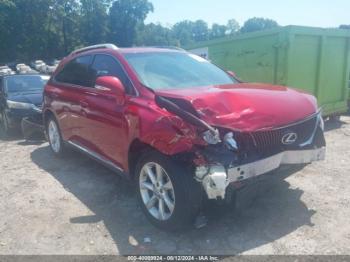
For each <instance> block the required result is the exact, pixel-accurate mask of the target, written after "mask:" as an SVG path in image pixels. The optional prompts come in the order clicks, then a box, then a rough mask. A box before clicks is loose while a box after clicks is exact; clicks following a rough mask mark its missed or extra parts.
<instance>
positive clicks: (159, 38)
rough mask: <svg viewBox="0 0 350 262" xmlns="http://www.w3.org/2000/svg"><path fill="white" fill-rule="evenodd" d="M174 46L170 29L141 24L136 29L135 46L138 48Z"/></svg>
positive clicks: (174, 41) (158, 25)
mask: <svg viewBox="0 0 350 262" xmlns="http://www.w3.org/2000/svg"><path fill="white" fill-rule="evenodd" d="M176 44H177V43H176V40H175V39H174V37H173V34H172V31H171V29H169V28H167V27H163V26H162V25H161V24H154V23H150V24H148V25H143V24H142V25H139V26H138V28H137V37H136V45H138V46H173V45H176Z"/></svg>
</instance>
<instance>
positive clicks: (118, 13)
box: [109, 0, 153, 46]
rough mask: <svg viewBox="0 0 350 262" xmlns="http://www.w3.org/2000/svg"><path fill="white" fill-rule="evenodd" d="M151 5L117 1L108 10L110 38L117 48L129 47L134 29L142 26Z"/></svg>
mask: <svg viewBox="0 0 350 262" xmlns="http://www.w3.org/2000/svg"><path fill="white" fill-rule="evenodd" d="M149 12H153V5H152V4H151V3H150V2H148V1H147V0H117V1H115V2H114V3H113V5H112V7H111V9H110V15H109V19H110V21H109V23H110V30H111V31H110V37H111V40H112V42H115V43H117V44H118V45H119V46H131V45H133V44H134V40H135V38H136V28H137V26H138V25H142V24H143V22H144V20H145V19H146V16H147V14H148V13H149Z"/></svg>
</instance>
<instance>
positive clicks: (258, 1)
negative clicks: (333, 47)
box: [146, 0, 350, 27]
mask: <svg viewBox="0 0 350 262" xmlns="http://www.w3.org/2000/svg"><path fill="white" fill-rule="evenodd" d="M149 1H150V2H152V3H153V6H154V12H153V13H152V14H149V15H148V17H147V19H146V23H150V22H154V23H157V22H160V23H161V24H162V25H165V26H171V25H173V24H175V23H176V22H178V21H181V20H185V19H187V20H197V19H203V20H205V21H206V22H208V24H209V25H211V24H213V23H220V24H226V22H227V20H229V19H231V18H235V19H236V20H237V21H238V22H239V24H240V25H243V23H244V21H246V20H247V19H249V18H251V17H265V18H271V19H274V20H276V21H277V22H278V23H279V24H280V25H282V26H285V25H304V26H315V27H338V26H339V25H340V24H350V0H240V1H237V0H173V1H169V0H149Z"/></svg>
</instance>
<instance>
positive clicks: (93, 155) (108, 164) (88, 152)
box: [66, 141, 129, 178]
mask: <svg viewBox="0 0 350 262" xmlns="http://www.w3.org/2000/svg"><path fill="white" fill-rule="evenodd" d="M66 143H67V144H68V145H69V146H71V147H73V148H75V149H77V150H78V151H80V152H82V153H84V154H85V155H87V156H89V157H91V158H93V159H95V160H97V161H98V162H100V163H101V164H102V165H104V166H105V167H107V168H109V169H110V170H112V171H114V172H116V173H117V174H118V175H120V176H122V177H125V178H128V177H129V176H128V174H127V173H126V172H125V171H124V169H122V168H121V167H119V166H118V165H116V164H114V163H113V162H112V161H110V160H108V159H106V158H105V157H103V156H101V155H100V154H98V153H96V152H93V151H91V150H90V149H87V148H85V147H83V146H82V145H79V144H78V143H76V142H73V141H67V142H66Z"/></svg>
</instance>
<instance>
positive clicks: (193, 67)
mask: <svg viewBox="0 0 350 262" xmlns="http://www.w3.org/2000/svg"><path fill="white" fill-rule="evenodd" d="M124 57H125V58H126V60H127V61H128V62H129V64H130V65H131V66H132V67H133V68H134V70H135V71H136V73H137V75H138V77H139V78H140V80H141V82H142V83H143V84H144V85H146V86H148V87H150V88H152V89H154V90H158V89H184V88H189V87H198V86H209V85H225V84H232V83H237V81H236V80H235V79H233V78H232V77H230V76H229V75H228V74H227V73H226V72H225V71H223V70H221V69H220V68H218V67H217V66H215V65H213V64H211V63H210V62H209V61H207V60H205V59H203V58H201V57H199V56H196V55H193V54H189V53H180V52H157V53H156V52H155V53H134V54H125V55H124Z"/></svg>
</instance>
